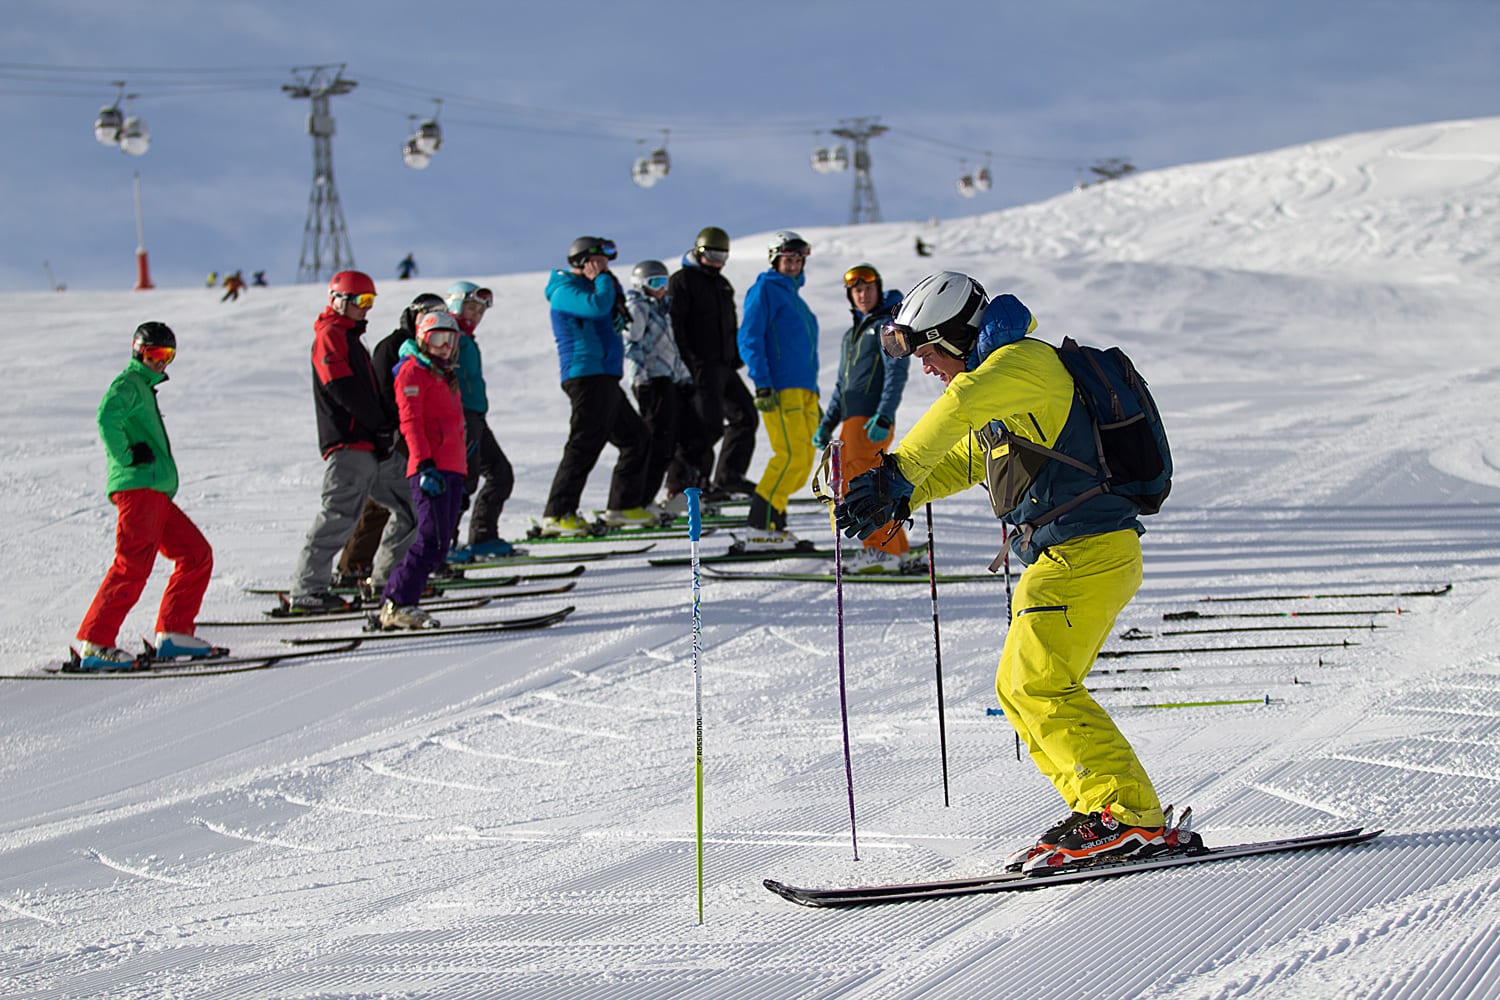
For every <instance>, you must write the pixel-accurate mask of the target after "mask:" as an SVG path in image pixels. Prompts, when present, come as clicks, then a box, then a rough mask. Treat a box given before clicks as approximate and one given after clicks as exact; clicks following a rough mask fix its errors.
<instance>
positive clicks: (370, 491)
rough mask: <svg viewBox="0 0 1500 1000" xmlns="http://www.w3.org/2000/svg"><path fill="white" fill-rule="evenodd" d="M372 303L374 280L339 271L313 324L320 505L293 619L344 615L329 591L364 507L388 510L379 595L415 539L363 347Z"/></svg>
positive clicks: (343, 605) (296, 585) (376, 568)
mask: <svg viewBox="0 0 1500 1000" xmlns="http://www.w3.org/2000/svg"><path fill="white" fill-rule="evenodd" d="M374 304H375V282H374V281H372V280H371V279H370V276H369V275H368V274H365V273H364V272H363V271H340V272H339V273H337V274H335V275H334V276H333V279H332V280H331V281H329V283H328V305H327V307H325V308H324V310H323V312H322V313H321V314H320V315H319V316H318V318H317V320H316V321H315V322H314V324H313V344H312V370H313V407H314V410H315V411H316V413H317V418H318V447H319V450H321V451H322V453H323V461H324V468H323V488H322V497H321V507H320V509H319V511H318V514H317V516H316V517H315V518H314V519H313V523H312V526H311V527H310V528H308V531H307V540H306V541H305V542H304V543H303V546H302V552H301V554H300V555H299V556H298V557H297V568H296V570H295V573H294V576H293V579H292V588H291V605H290V610H291V611H292V613H294V614H316V613H320V612H326V611H343V610H347V609H348V607H349V604H348V602H346V601H345V600H343V598H341V597H339V596H337V595H336V594H334V593H332V592H331V591H330V589H329V588H330V586H331V584H332V582H333V581H332V576H333V560H334V557H335V556H337V555H338V552H339V550H340V549H342V548H343V547H344V543H345V542H347V541H348V540H349V536H350V535H351V534H353V533H354V527H355V525H356V524H357V523H358V520H359V515H360V512H361V511H362V510H363V509H364V505H365V501H366V500H367V499H373V500H374V501H375V502H376V503H378V504H380V505H381V506H382V507H384V508H386V509H387V510H389V511H390V512H391V515H392V516H391V520H390V523H388V524H387V525H386V526H385V531H384V532H383V533H382V535H381V538H380V548H379V550H378V551H377V552H376V555H375V561H374V564H373V566H372V567H371V571H370V584H371V586H372V587H374V588H375V589H377V590H381V589H384V587H385V584H386V580H387V579H389V577H390V572H391V569H392V567H394V566H395V565H396V562H397V560H399V559H400V558H401V556H402V555H404V554H405V552H406V548H407V546H408V545H410V544H411V542H412V538H413V537H414V536H415V534H416V530H417V525H416V517H415V515H414V514H413V513H412V508H411V497H410V495H409V492H408V489H407V484H406V473H405V462H404V461H403V460H402V459H401V458H400V456H397V455H396V454H395V453H394V452H395V447H396V434H397V426H396V423H395V422H394V421H393V420H392V419H391V416H390V411H389V409H388V408H387V407H386V404H384V403H383V402H382V401H381V397H380V383H379V381H378V379H377V378H376V376H375V368H374V364H373V363H372V362H371V360H370V352H369V351H368V350H367V349H366V348H365V345H364V344H363V343H361V342H360V336H361V335H362V334H363V333H364V332H365V317H366V316H367V315H368V314H369V311H370V308H371V307H372V306H373V305H374Z"/></svg>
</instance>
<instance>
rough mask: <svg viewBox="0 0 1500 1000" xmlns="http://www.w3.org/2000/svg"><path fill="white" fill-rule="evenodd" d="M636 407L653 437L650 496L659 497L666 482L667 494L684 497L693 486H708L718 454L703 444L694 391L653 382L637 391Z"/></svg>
mask: <svg viewBox="0 0 1500 1000" xmlns="http://www.w3.org/2000/svg"><path fill="white" fill-rule="evenodd" d="M635 401H636V405H637V406H639V407H640V409H641V419H642V420H643V421H645V424H646V429H647V430H648V431H650V434H651V460H650V462H649V463H648V464H647V466H646V482H645V485H646V496H647V498H648V499H649V498H650V497H654V496H656V493H657V491H658V490H660V489H661V486H662V481H663V479H665V480H666V484H667V491H668V492H670V493H681V492H682V491H683V490H684V489H686V488H687V487H689V486H699V487H701V486H706V485H707V470H708V468H709V467H710V466H711V465H712V464H713V457H714V453H713V451H712V450H710V449H709V448H708V447H706V445H705V444H704V441H703V434H702V432H701V430H700V429H699V427H698V413H697V411H696V410H695V409H694V407H693V387H692V386H691V385H678V384H677V383H676V382H673V381H672V380H671V379H670V378H666V377H661V378H654V379H651V380H650V381H649V382H646V383H644V384H642V385H637V386H636V387H635Z"/></svg>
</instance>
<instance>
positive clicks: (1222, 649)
mask: <svg viewBox="0 0 1500 1000" xmlns="http://www.w3.org/2000/svg"><path fill="white" fill-rule="evenodd" d="M1358 645H1359V643H1357V642H1350V641H1349V640H1347V639H1345V640H1344V641H1343V642H1292V643H1264V644H1257V645H1253V646H1182V647H1180V648H1178V649H1105V650H1100V652H1099V658H1100V659H1113V658H1118V657H1121V656H1153V655H1159V656H1169V655H1172V654H1174V653H1248V652H1254V651H1259V650H1265V649H1343V648H1346V647H1350V646H1358Z"/></svg>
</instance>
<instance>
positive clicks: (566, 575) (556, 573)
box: [430, 563, 588, 587]
mask: <svg viewBox="0 0 1500 1000" xmlns="http://www.w3.org/2000/svg"><path fill="white" fill-rule="evenodd" d="M484 565H485V564H484V563H475V564H473V565H472V566H469V567H465V568H464V569H460V570H457V571H456V572H454V573H452V574H450V575H447V576H443V577H433V578H432V580H431V581H430V582H432V583H434V584H436V585H437V586H439V587H445V586H452V581H454V580H478V581H481V582H484V583H495V582H496V581H497V580H510V579H513V580H516V581H517V582H519V583H527V582H529V581H531V580H568V579H572V578H573V577H579V576H582V575H583V574H584V573H586V572H588V567H587V566H584V565H582V564H579V565H577V566H574V567H573V568H572V569H559V570H553V571H551V572H549V573H517V574H514V575H512V576H481V575H479V570H480V569H481V568H483V567H484Z"/></svg>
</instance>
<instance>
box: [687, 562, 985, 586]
mask: <svg viewBox="0 0 1500 1000" xmlns="http://www.w3.org/2000/svg"><path fill="white" fill-rule="evenodd" d="M704 569H705V572H707V573H708V575H709V576H715V577H718V578H720V579H722V580H794V581H797V582H802V583H833V582H835V581H836V580H837V579H838V577H836V576H834V575H833V574H832V573H798V572H795V571H789V572H785V573H775V572H769V571H767V572H755V571H748V570H730V569H719V568H718V567H716V566H707V567H705V568H704ZM928 579H929V578H928V575H927V574H926V573H925V572H924V573H845V574H844V582H845V583H927V582H928ZM994 579H995V575H994V574H993V573H939V574H938V575H937V582H938V583H974V582H976V581H981V580H994Z"/></svg>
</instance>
